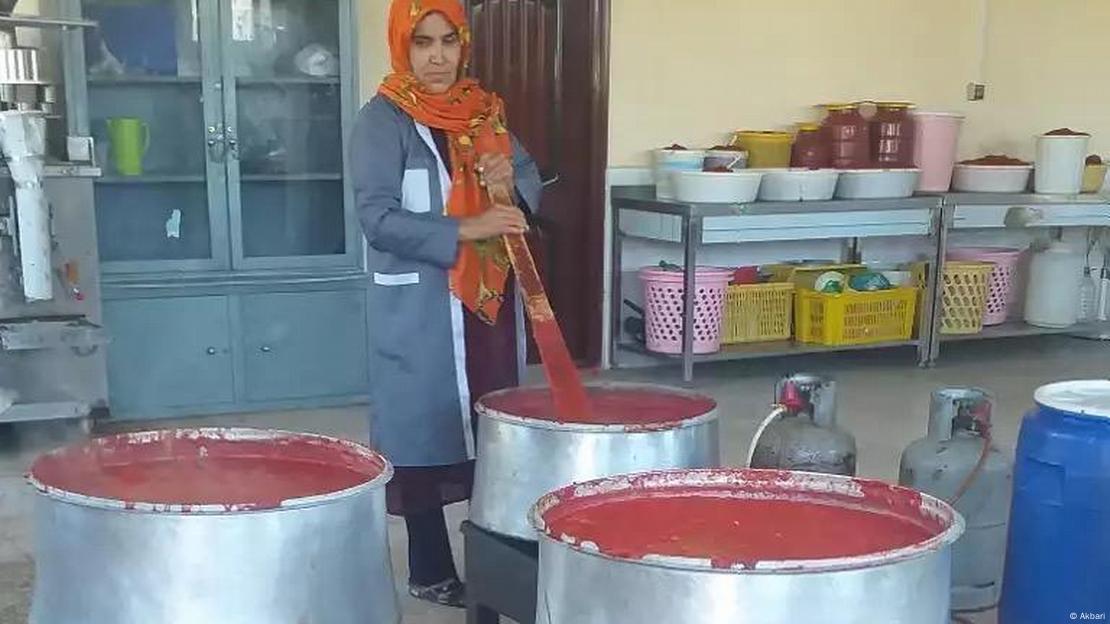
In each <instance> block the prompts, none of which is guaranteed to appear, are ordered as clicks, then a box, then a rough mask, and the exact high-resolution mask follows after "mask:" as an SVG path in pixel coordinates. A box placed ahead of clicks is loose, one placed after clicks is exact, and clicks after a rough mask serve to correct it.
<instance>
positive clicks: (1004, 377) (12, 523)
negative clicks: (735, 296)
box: [0, 338, 1110, 624]
mask: <svg viewBox="0 0 1110 624" xmlns="http://www.w3.org/2000/svg"><path fill="white" fill-rule="evenodd" d="M911 361H912V356H911V355H910V354H909V353H907V352H890V353H877V352H874V353H855V354H846V355H841V356H822V357H810V358H805V359H790V360H772V361H762V362H749V363H733V364H720V365H715V366H711V367H705V368H699V369H698V371H697V375H698V379H697V382H696V384H695V386H696V388H697V389H699V390H700V391H703V392H706V393H709V394H711V395H712V396H714V397H716V398H717V399H718V401H719V402H720V406H721V416H722V436H723V437H722V443H723V448H724V459H725V461H726V463H729V464H738V463H739V462H740V461H741V458H742V457H743V454H744V452H745V450H746V448H747V444H748V441H749V439H750V437H751V435H752V433H753V431H754V428H755V425H756V423H757V422H758V420H759V419H760V418H762V417H763V416H764V415H765V414H766V412H767V405H768V403H769V401H770V399H771V385H772V383H773V381H774V379H775V378H776V377H777V376H778V375H779V374H780V373H783V372H788V371H794V370H800V369H804V370H810V371H815V372H831V373H833V374H834V375H835V376H836V377H837V379H838V381H839V383H840V385H839V403H840V410H839V416H840V422H841V424H842V425H843V426H844V427H846V428H847V429H849V430H851V431H852V432H854V433H855V435H856V437H857V441H858V445H859V448H860V458H859V471H860V474H861V475H864V476H869V477H877V478H881V479H888V480H890V479H895V478H897V469H898V459H899V455H900V453H901V451H902V449H903V448H904V447H905V446H906V444H908V443H909V442H910V441H911V440H913V439H915V438H917V437H920V436H921V435H923V433H924V431H925V423H926V415H927V413H928V404H929V393H930V392H931V391H932V390H933V389H935V388H937V387H939V386H942V385H946V384H954V385H977V386H982V387H985V388H987V389H989V390H991V391H993V392H994V393H995V394H996V395H997V397H998V403H997V406H996V408H995V437H996V439H997V440H998V442H999V443H1000V444H1002V445H1004V446H1008V447H1012V445H1013V443H1014V441H1015V439H1016V436H1017V432H1018V426H1019V425H1020V419H1021V416H1022V414H1023V413H1024V411H1025V410H1026V409H1028V407H1029V405H1030V403H1031V395H1032V391H1033V389H1034V388H1035V387H1036V386H1038V385H1040V384H1042V383H1046V382H1049V381H1054V380H1059V379H1069V378H1072V379H1074V378H1082V377H1105V376H1106V374H1107V370H1108V368H1110V367H1108V364H1110V345H1103V344H1099V343H1091V342H1081V341H1075V340H1070V339H1066V338H1046V339H1039V340H1027V341H1012V342H994V343H980V344H975V345H970V344H969V345H960V346H958V347H956V346H954V347H952V348H950V349H948V351H947V352H946V353H945V357H944V359H943V360H942V363H941V365H940V366H939V367H938V368H936V369H931V370H922V369H918V368H916V367H914V366H913V365H912V363H911ZM606 377H607V378H612V379H623V380H638V381H650V382H653V383H662V384H672V385H673V384H677V383H678V381H679V376H678V371H677V370H675V369H643V370H636V371H618V372H615V373H612V374H609V375H606ZM191 422H204V423H205V424H221V425H223V424H244V425H256V426H266V427H276V428H287V429H294V430H304V431H315V432H320V433H326V434H332V435H339V436H346V437H350V438H353V439H363V438H364V437H365V436H366V427H367V421H366V417H365V409H364V408H360V407H354V408H345V409H331V410H319V411H300V412H282V413H270V414H251V415H237V416H221V417H216V418H205V419H194V420H189V421H177V422H175V423H173V424H183V423H191ZM165 424H166V423H157V425H158V426H164V425H165ZM130 426H135V425H130ZM137 426H139V427H143V426H154V423H150V424H140V425H137ZM18 433H20V434H21V436H22V437H21V438H20V440H21V441H20V442H19V443H18V444H13V441H12V432H11V430H10V429H4V430H0V624H15V623H17V622H24V621H25V620H26V608H27V607H26V605H27V602H28V600H29V578H30V573H31V568H32V566H31V563H30V561H31V559H30V554H31V545H30V535H31V527H30V521H29V519H28V516H27V513H28V510H29V508H30V504H31V501H32V496H31V494H30V493H29V492H28V491H27V488H26V487H25V486H24V485H23V483H22V479H21V476H20V475H21V474H22V472H23V471H24V470H25V469H26V466H27V464H28V462H29V461H30V458H31V457H33V455H34V454H35V452H37V451H38V450H39V449H41V448H46V447H49V446H53V445H56V444H58V443H59V442H60V441H61V440H63V439H66V438H67V437H70V438H72V437H74V436H76V435H79V433H80V432H77V431H70V432H62V433H58V432H55V431H51V430H49V429H42V428H36V429H33V430H30V431H27V430H23V429H21V430H20V431H19V432H18ZM465 515H466V507H465V506H464V505H456V506H455V507H453V508H451V509H450V510H449V519H450V521H451V523H452V525H453V526H454V525H457V524H458V523H459V522H461V521H462V520H463V518H464V517H465ZM455 537H456V538H457V537H458V536H457V535H456V536H455ZM390 541H391V545H392V550H393V559H394V567H395V571H396V576H397V579H398V580H399V581H400V580H402V579H404V578H405V576H406V574H407V569H406V562H405V557H404V553H405V536H404V528H403V524H402V523H400V522H398V521H396V520H391V522H390ZM455 546H456V550H457V551H458V550H460V547H459V544H458V541H457V540H456V544H455ZM458 556H459V558H460V560H461V552H459V553H458ZM403 604H404V612H405V622H406V624H449V623H450V624H459V623H462V622H463V621H464V617H463V614H462V612H461V611H456V610H450V609H441V608H437V607H432V606H426V605H424V604H420V603H417V602H415V601H412V600H409V599H407V598H405V599H404V601H403ZM969 621H974V622H976V624H993V623H994V617H993V615H991V614H982V615H979V616H976V617H974V618H970V619H969Z"/></svg>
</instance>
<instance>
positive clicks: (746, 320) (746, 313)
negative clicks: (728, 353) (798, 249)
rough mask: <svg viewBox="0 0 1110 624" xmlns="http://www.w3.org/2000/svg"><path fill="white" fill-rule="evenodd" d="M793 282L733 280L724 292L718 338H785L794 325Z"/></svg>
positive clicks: (733, 341) (731, 341) (736, 340)
mask: <svg viewBox="0 0 1110 624" xmlns="http://www.w3.org/2000/svg"><path fill="white" fill-rule="evenodd" d="M793 321H794V284H791V283H784V282H771V283H767V284H737V285H733V286H729V287H728V291H727V293H726V294H725V317H724V323H723V324H722V326H721V332H722V336H721V342H722V343H724V344H737V343H742V342H770V341H772V340H789V339H790V336H791V333H792V331H793V329H794V326H793Z"/></svg>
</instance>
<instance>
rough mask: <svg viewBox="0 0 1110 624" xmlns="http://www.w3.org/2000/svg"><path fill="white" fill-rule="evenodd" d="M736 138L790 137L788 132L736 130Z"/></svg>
mask: <svg viewBox="0 0 1110 624" xmlns="http://www.w3.org/2000/svg"><path fill="white" fill-rule="evenodd" d="M736 136H755V137H774V138H779V137H791V136H792V135H791V134H790V133H789V132H783V131H781V130H737V131H736Z"/></svg>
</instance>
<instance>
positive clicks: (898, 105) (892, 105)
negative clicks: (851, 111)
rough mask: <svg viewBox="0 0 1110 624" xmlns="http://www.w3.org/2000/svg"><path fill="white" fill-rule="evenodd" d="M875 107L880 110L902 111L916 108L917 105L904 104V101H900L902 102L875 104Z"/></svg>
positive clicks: (911, 103)
mask: <svg viewBox="0 0 1110 624" xmlns="http://www.w3.org/2000/svg"><path fill="white" fill-rule="evenodd" d="M875 106H878V107H879V108H890V109H899V110H900V109H907V108H915V107H916V106H917V105H916V104H914V103H913V102H903V101H900V100H891V101H883V102H875Z"/></svg>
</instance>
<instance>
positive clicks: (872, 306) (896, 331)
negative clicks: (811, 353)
mask: <svg viewBox="0 0 1110 624" xmlns="http://www.w3.org/2000/svg"><path fill="white" fill-rule="evenodd" d="M917 294H918V289H917V288H912V287H910V288H894V289H891V290H879V291H875V292H856V291H854V290H848V291H845V292H843V293H839V294H834V293H821V292H817V291H815V290H812V289H809V288H799V289H798V290H797V291H796V292H795V296H794V306H795V310H794V318H795V324H796V325H797V336H796V337H797V340H798V342H808V343H816V344H821V345H827V346H830V347H831V346H841V345H859V344H872V343H877V342H895V341H904V340H909V339H910V338H911V337H912V336H913V326H914V321H915V319H916V318H917Z"/></svg>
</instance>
